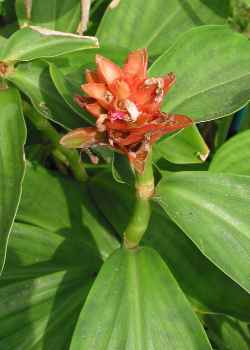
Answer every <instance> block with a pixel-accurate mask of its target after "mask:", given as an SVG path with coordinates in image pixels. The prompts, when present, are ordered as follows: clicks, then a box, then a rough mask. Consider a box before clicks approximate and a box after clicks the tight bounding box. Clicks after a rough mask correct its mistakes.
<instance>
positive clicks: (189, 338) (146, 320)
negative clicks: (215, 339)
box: [70, 248, 211, 350]
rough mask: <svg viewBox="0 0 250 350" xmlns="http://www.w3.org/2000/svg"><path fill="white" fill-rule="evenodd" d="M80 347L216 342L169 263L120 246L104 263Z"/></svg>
mask: <svg viewBox="0 0 250 350" xmlns="http://www.w3.org/2000/svg"><path fill="white" fill-rule="evenodd" d="M93 311H94V312H93ZM76 349H77V350H78V349H95V350H99V349H102V350H108V349H112V350H113V349H124V350H125V349H129V350H140V349H150V350H151V349H190V350H193V349H197V350H200V349H204V350H205V349H211V347H210V345H209V343H208V340H207V339H206V337H205V334H204V331H203V329H202V327H201V325H200V324H199V322H198V319H197V318H196V316H195V315H194V314H193V312H192V309H191V307H190V305H189V303H188V302H187V300H186V298H185V296H184V294H183V293H182V291H181V289H180V288H179V286H178V284H177V283H176V281H175V280H174V278H173V277H172V275H171V273H170V271H169V270H168V268H167V266H166V265H165V264H164V262H163V261H162V260H161V258H160V257H159V255H158V254H157V253H156V252H155V251H154V250H152V249H150V248H140V249H137V250H134V251H132V250H131V251H129V250H125V249H120V250H118V251H116V252H115V254H113V255H112V257H111V258H109V259H108V260H107V261H106V262H105V263H104V266H103V267H102V269H101V271H100V273H99V275H98V277H97V279H96V281H95V283H94V285H93V287H92V289H91V291H90V294H89V295H88V298H87V301H86V303H85V305H84V307H83V310H82V311H81V314H80V317H79V319H78V322H77V325H76V329H75V332H74V335H73V338H72V343H71V346H70V350H76Z"/></svg>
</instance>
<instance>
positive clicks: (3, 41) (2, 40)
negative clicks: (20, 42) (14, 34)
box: [0, 35, 7, 50]
mask: <svg viewBox="0 0 250 350" xmlns="http://www.w3.org/2000/svg"><path fill="white" fill-rule="evenodd" d="M6 42H7V39H6V38H5V37H3V36H1V35H0V47H1V50H3V47H4V45H6Z"/></svg>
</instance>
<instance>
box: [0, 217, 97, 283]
mask: <svg viewBox="0 0 250 350" xmlns="http://www.w3.org/2000/svg"><path fill="white" fill-rule="evenodd" d="M100 265H101V259H100V258H99V254H98V251H97V249H96V247H95V246H93V245H91V244H90V243H89V242H88V241H87V239H86V238H85V237H84V235H82V237H81V236H80V235H78V234H77V233H75V232H74V231H71V232H70V234H69V235H63V234H62V233H60V232H58V233H55V232H51V231H49V230H47V229H43V228H40V227H37V226H33V225H31V224H23V223H17V222H16V223H14V225H13V229H12V234H11V236H10V239H9V244H8V254H7V259H6V265H5V269H4V271H3V274H2V276H1V280H0V283H2V284H3V281H4V284H6V282H8V283H10V282H11V283H12V282H16V281H18V280H23V279H29V278H35V277H40V276H43V275H46V274H49V273H53V272H57V271H62V270H68V269H73V268H78V269H79V268H81V273H80V276H81V274H83V273H84V271H94V272H96V271H98V270H99V267H100ZM80 278H81V277H80Z"/></svg>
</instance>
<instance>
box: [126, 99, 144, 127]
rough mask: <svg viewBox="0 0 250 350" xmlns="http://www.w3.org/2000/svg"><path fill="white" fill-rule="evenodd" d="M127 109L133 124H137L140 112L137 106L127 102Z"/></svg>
mask: <svg viewBox="0 0 250 350" xmlns="http://www.w3.org/2000/svg"><path fill="white" fill-rule="evenodd" d="M124 102H125V107H126V109H127V111H128V113H129V115H130V117H131V120H132V121H133V122H136V120H137V119H138V117H139V115H140V112H139V111H138V109H137V107H136V104H135V103H134V102H132V101H130V100H125V101H124Z"/></svg>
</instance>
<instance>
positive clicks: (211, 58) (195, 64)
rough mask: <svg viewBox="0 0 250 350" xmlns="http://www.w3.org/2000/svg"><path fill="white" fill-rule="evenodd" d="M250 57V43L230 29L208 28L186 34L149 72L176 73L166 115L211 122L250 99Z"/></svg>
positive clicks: (223, 27)
mask: <svg viewBox="0 0 250 350" xmlns="http://www.w3.org/2000/svg"><path fill="white" fill-rule="evenodd" d="M249 56H250V43H249V40H248V39H247V38H246V37H244V36H243V35H242V34H239V33H234V32H232V31H231V30H230V29H228V28H227V27H225V26H202V27H200V28H195V29H193V30H190V31H189V32H187V33H185V34H183V35H182V37H181V38H180V39H179V40H178V41H177V42H176V43H175V44H174V45H173V46H172V47H171V48H170V49H169V50H167V51H166V52H165V53H164V54H163V55H162V56H160V57H159V59H158V60H156V61H155V63H154V64H153V65H152V66H151V68H150V71H149V72H150V75H151V76H159V75H163V74H165V73H167V72H174V73H175V75H176V78H177V82H176V84H175V85H174V86H173V88H172V89H171V91H170V92H169V93H168V95H167V98H166V100H165V103H164V105H163V111H166V112H175V113H180V114H185V115H188V116H189V117H191V118H192V119H193V120H194V121H206V120H212V119H217V118H221V117H223V116H226V115H229V114H232V113H233V112H235V111H236V110H238V109H240V108H241V107H242V106H244V105H246V104H247V102H248V101H249V96H250V60H249Z"/></svg>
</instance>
